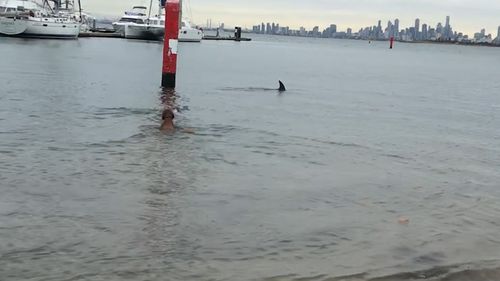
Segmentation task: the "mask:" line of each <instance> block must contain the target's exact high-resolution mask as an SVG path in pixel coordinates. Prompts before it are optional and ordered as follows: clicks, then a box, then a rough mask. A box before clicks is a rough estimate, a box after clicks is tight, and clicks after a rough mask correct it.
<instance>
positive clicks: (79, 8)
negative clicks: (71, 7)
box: [78, 0, 83, 22]
mask: <svg viewBox="0 0 500 281" xmlns="http://www.w3.org/2000/svg"><path fill="white" fill-rule="evenodd" d="M78 12H79V13H80V22H83V19H82V2H81V0H78Z"/></svg>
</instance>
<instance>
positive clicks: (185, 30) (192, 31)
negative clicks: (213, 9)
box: [179, 19, 203, 42]
mask: <svg viewBox="0 0 500 281" xmlns="http://www.w3.org/2000/svg"><path fill="white" fill-rule="evenodd" d="M202 39H203V31H202V30H201V29H198V28H194V27H192V26H191V23H190V22H189V21H188V20H186V19H183V20H182V23H181V30H179V42H201V40H202Z"/></svg>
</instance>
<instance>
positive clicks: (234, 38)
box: [203, 35, 252, 42]
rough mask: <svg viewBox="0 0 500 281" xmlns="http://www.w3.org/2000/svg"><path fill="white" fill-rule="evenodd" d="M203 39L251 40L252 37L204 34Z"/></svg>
mask: <svg viewBox="0 0 500 281" xmlns="http://www.w3.org/2000/svg"><path fill="white" fill-rule="evenodd" d="M203 40H213V41H237V42H239V41H252V38H244V37H241V38H237V37H232V36H229V37H221V36H211V35H205V36H203Z"/></svg>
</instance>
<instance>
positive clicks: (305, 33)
mask: <svg viewBox="0 0 500 281" xmlns="http://www.w3.org/2000/svg"><path fill="white" fill-rule="evenodd" d="M306 35H307V31H306V29H305V28H304V27H303V26H301V27H300V30H299V36H306Z"/></svg>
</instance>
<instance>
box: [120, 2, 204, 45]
mask: <svg viewBox="0 0 500 281" xmlns="http://www.w3.org/2000/svg"><path fill="white" fill-rule="evenodd" d="M150 1H151V2H150V7H149V15H147V16H146V10H147V8H146V7H140V8H141V9H140V10H139V9H138V8H139V7H138V6H136V7H134V8H135V9H133V10H132V11H133V12H132V13H131V12H125V15H124V16H123V17H122V18H121V19H120V21H119V22H116V23H114V24H113V26H115V30H116V31H117V32H120V33H121V34H122V35H123V36H124V37H125V38H128V39H140V40H156V41H161V40H163V38H164V35H165V15H164V14H163V11H164V9H163V6H162V5H161V3H160V5H159V9H158V15H155V16H153V17H151V7H152V3H153V0H150ZM134 10H135V11H134ZM202 39H203V31H201V30H199V29H196V28H193V27H192V26H191V24H190V23H189V21H188V20H187V19H182V21H181V28H180V30H179V42H201V40H202Z"/></svg>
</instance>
